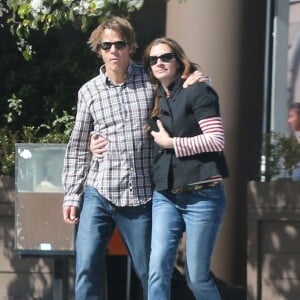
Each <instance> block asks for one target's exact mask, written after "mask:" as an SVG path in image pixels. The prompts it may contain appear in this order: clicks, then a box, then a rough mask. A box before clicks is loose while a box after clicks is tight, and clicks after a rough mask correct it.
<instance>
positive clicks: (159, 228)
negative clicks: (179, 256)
mask: <svg viewBox="0 0 300 300" xmlns="http://www.w3.org/2000/svg"><path fill="white" fill-rule="evenodd" d="M224 210H225V194H224V189H223V185H222V184H221V183H220V184H219V185H218V186H217V187H213V188H207V189H203V190H198V191H193V192H188V193H182V194H177V195H175V194H172V193H164V192H161V193H160V192H154V193H153V203H152V242H151V255H150V273H149V283H148V284H149V287H148V300H158V299H159V300H169V299H170V281H171V276H172V272H173V265H174V261H175V256H176V250H177V245H178V243H179V240H180V238H181V236H182V233H183V232H184V231H185V232H186V276H187V283H188V285H189V287H190V289H191V290H192V292H193V294H194V296H195V298H196V299H197V300H220V299H221V298H220V295H219V292H218V289H217V287H216V285H215V283H214V281H213V280H212V278H211V276H210V261H211V255H212V251H213V246H214V242H215V239H216V236H217V233H218V230H219V227H220V224H221V221H222V219H223V215H224Z"/></svg>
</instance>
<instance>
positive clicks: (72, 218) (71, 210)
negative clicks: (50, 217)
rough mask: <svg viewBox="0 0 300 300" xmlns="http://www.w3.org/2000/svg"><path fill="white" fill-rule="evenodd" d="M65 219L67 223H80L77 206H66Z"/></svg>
mask: <svg viewBox="0 0 300 300" xmlns="http://www.w3.org/2000/svg"><path fill="white" fill-rule="evenodd" d="M63 218H64V221H65V223H69V224H77V223H78V222H79V208H78V207H76V206H64V207H63Z"/></svg>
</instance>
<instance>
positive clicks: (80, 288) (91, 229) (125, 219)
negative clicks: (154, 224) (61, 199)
mask: <svg viewBox="0 0 300 300" xmlns="http://www.w3.org/2000/svg"><path fill="white" fill-rule="evenodd" d="M115 226H116V227H117V228H118V229H119V231H120V234H121V236H122V238H123V241H124V243H125V245H126V247H127V250H128V252H129V254H130V257H131V260H132V263H133V267H134V269H135V271H136V274H137V276H138V277H139V279H140V280H141V283H142V286H143V290H144V295H147V283H148V272H149V267H148V265H149V256H150V242H151V203H149V204H146V205H141V206H137V207H123V208H122V207H115V206H113V205H112V204H111V203H110V202H108V201H107V200H106V199H105V198H104V197H102V196H101V195H100V194H99V193H98V191H97V190H96V189H95V188H92V187H87V189H86V191H85V194H84V201H83V206H82V210H81V214H80V221H79V226H78V231H77V237H76V281H75V299H76V300H102V299H104V297H103V295H104V288H103V285H104V277H103V275H104V274H103V266H104V260H105V255H106V249H107V245H108V243H109V241H110V239H111V236H112V234H113V231H114V229H115ZM145 299H146V296H145Z"/></svg>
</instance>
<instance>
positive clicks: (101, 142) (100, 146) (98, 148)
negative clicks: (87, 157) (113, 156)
mask: <svg viewBox="0 0 300 300" xmlns="http://www.w3.org/2000/svg"><path fill="white" fill-rule="evenodd" d="M106 144H107V139H106V138H105V137H102V136H99V135H98V134H97V133H93V134H92V136H91V143H90V150H91V152H92V153H93V155H94V156H95V157H97V158H103V156H104V154H105V152H106V147H105V146H106Z"/></svg>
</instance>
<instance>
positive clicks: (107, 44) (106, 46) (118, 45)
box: [99, 41, 127, 50]
mask: <svg viewBox="0 0 300 300" xmlns="http://www.w3.org/2000/svg"><path fill="white" fill-rule="evenodd" d="M112 45H114V46H115V47H116V49H118V50H120V49H124V48H125V47H126V46H127V42H126V41H117V42H101V43H99V46H100V48H101V49H102V50H109V49H110V48H111V46H112Z"/></svg>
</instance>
